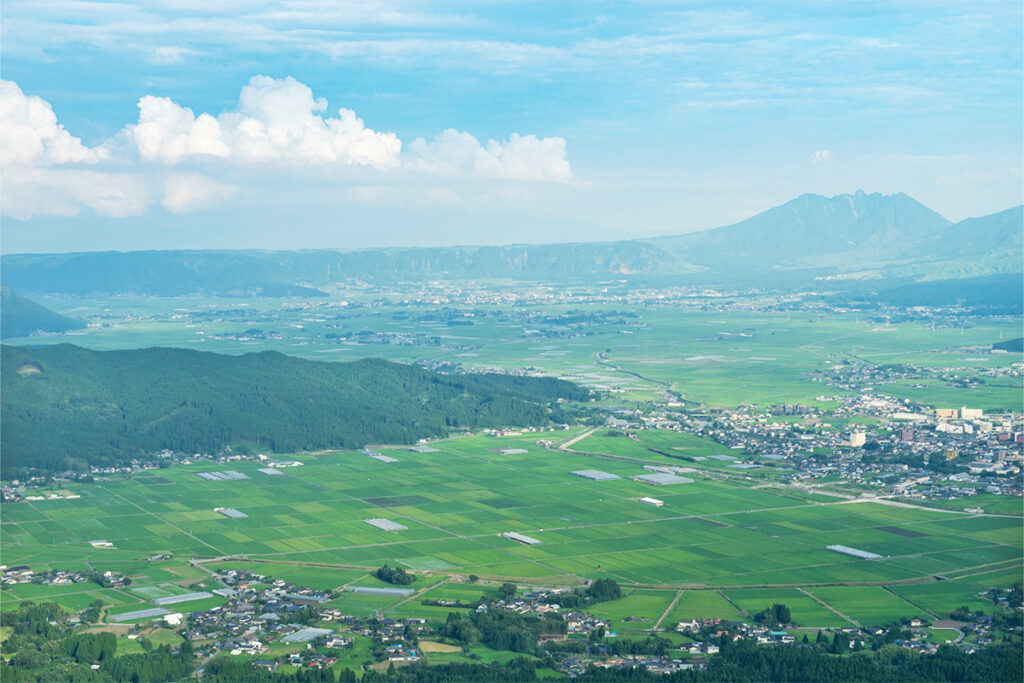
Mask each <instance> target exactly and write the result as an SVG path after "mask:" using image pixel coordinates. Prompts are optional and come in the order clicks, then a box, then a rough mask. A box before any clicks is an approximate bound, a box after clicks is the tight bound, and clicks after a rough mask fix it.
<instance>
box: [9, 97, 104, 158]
mask: <svg viewBox="0 0 1024 683" xmlns="http://www.w3.org/2000/svg"><path fill="white" fill-rule="evenodd" d="M0 150H2V159H3V165H4V166H5V167H6V166H17V165H36V164H63V163H69V162H84V163H92V162H96V161H98V160H100V159H102V158H103V156H104V152H103V150H99V149H90V148H88V147H86V146H85V145H83V144H82V141H81V140H80V139H78V138H76V137H75V136H73V135H71V133H69V132H67V131H66V130H64V126H62V125H60V124H59V123H57V115H56V114H55V113H54V112H53V108H52V107H51V106H50V103H49V102H47V101H46V100H44V99H43V98H41V97H36V96H29V95H26V94H25V93H23V92H22V91H21V88H19V87H18V84H17V83H15V82H14V81H5V80H0Z"/></svg>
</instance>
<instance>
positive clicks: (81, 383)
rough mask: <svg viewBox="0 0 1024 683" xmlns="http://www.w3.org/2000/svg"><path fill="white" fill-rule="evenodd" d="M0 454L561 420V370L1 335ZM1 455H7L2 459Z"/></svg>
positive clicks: (128, 451) (406, 439)
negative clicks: (471, 371)
mask: <svg viewBox="0 0 1024 683" xmlns="http://www.w3.org/2000/svg"><path fill="white" fill-rule="evenodd" d="M0 379H2V382H3V387H4V390H3V393H2V396H0V401H2V406H0V409H2V423H0V427H2V433H0V458H2V460H0V465H2V466H3V467H4V469H5V471H6V472H8V473H11V474H12V475H13V474H14V473H15V472H16V468H23V467H29V466H34V467H37V468H40V469H44V470H49V471H63V470H68V469H71V470H78V471H85V470H86V468H87V467H88V465H114V464H118V463H120V462H123V461H125V460H126V459H129V458H132V457H138V456H141V455H143V454H147V453H154V452H158V451H160V450H162V449H171V450H175V451H181V452H188V453H192V452H217V451H219V450H221V449H223V448H225V447H227V446H232V447H234V448H235V449H236V450H237V449H238V448H242V449H245V448H253V449H256V448H258V449H261V450H267V451H274V452H278V453H285V452H294V451H297V450H307V449H308V450H312V449H320V448H332V447H340V448H358V447H362V446H364V445H365V444H367V443H371V442H373V443H381V442H383V443H413V442H415V441H416V440H417V439H420V438H424V437H434V436H442V435H444V434H446V433H448V432H450V431H451V430H453V429H458V428H468V427H473V428H477V427H507V426H513V425H518V426H525V425H543V424H547V423H550V422H552V421H556V422H561V421H564V420H563V419H562V418H564V415H563V414H562V413H561V410H560V408H559V405H558V400H559V399H564V400H585V399H587V398H588V397H589V391H588V390H586V389H581V388H580V387H578V386H576V385H574V384H572V383H570V382H564V381H561V380H557V379H553V378H540V377H511V376H507V375H499V374H478V375H440V374H436V373H432V372H429V371H426V370H422V369H420V368H415V367H411V366H407V365H400V364H396V363H390V362H387V361H383V360H374V359H367V360H360V361H355V362H351V363H323V362H315V361H307V360H301V359H298V358H292V357H289V356H285V355H282V354H280V353H276V352H263V353H254V354H246V355H243V356H225V355H218V354H213V353H201V352H197V351H191V350H184V349H167V348H151V349H141V350H132V351H91V350H87V349H83V348H79V347H76V346H72V345H70V344H61V345H57V346H51V347H46V348H38V349H33V348H23V347H7V346H5V347H2V378H0ZM12 468H15V469H13V470H12Z"/></svg>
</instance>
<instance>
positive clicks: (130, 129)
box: [0, 76, 574, 218]
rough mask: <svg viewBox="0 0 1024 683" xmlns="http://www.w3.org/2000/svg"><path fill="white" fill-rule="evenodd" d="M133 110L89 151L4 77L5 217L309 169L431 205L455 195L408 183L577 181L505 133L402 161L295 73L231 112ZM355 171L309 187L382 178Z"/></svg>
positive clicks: (177, 207)
mask: <svg viewBox="0 0 1024 683" xmlns="http://www.w3.org/2000/svg"><path fill="white" fill-rule="evenodd" d="M138 109H139V117H138V120H137V122H135V123H132V124H129V125H127V126H125V128H124V129H123V130H122V131H121V133H120V134H118V135H117V136H115V137H113V138H110V139H109V140H106V141H104V142H103V143H102V144H100V145H99V146H97V147H89V146H87V145H85V144H83V143H82V141H81V140H80V139H79V138H77V137H75V136H73V135H72V134H71V133H69V132H68V131H67V130H65V129H64V127H63V126H62V125H61V124H60V123H59V122H58V120H57V115H56V114H55V113H54V111H53V108H52V107H51V106H50V104H49V103H48V102H46V101H45V100H43V99H42V98H40V97H36V96H29V95H26V94H25V93H23V92H22V90H21V89H20V88H19V87H18V85H17V84H16V83H14V82H11V81H0V149H2V165H3V170H4V176H5V177H4V183H3V187H2V197H0V210H2V212H3V213H4V214H6V215H8V216H17V217H21V218H29V217H31V216H34V215H65V216H71V215H76V214H78V213H80V212H81V211H82V210H84V209H89V210H91V211H93V212H94V213H96V214H98V215H102V216H110V217H121V216H133V215H140V214H145V213H146V212H148V211H149V210H150V209H152V208H154V207H159V206H162V207H163V209H164V210H166V211H168V212H171V213H176V214H180V213H187V212H191V211H200V210H203V209H208V208H211V207H214V206H216V205H218V204H221V203H224V202H226V201H229V200H231V199H232V198H233V197H236V196H237V195H239V194H242V193H243V192H244V191H245V190H246V189H247V188H248V189H252V188H260V187H262V188H267V187H279V186H281V184H282V182H285V181H287V180H288V178H289V177H293V178H302V179H304V180H303V182H304V183H306V182H308V181H309V180H310V179H311V178H314V176H313V175H311V174H308V173H307V174H303V170H304V169H310V168H315V169H325V168H331V167H335V168H337V167H346V168H348V167H353V168H356V169H360V168H361V169H365V170H366V171H368V170H371V169H372V170H373V171H376V172H379V173H381V174H384V173H387V174H388V178H389V180H388V183H391V184H392V186H400V185H403V184H408V185H409V187H410V188H412V189H413V191H418V192H421V193H422V195H423V197H422V198H423V199H424V201H428V202H431V201H433V202H435V203H436V202H440V201H441V200H442V199H444V198H448V199H449V200H450V199H451V197H452V196H453V193H454V192H455V189H453V187H452V186H451V183H449V187H441V188H437V187H434V188H432V189H430V191H429V192H428V191H426V190H425V189H424V186H423V184H422V179H418V178H414V177H412V176H416V175H419V174H429V175H433V176H435V177H436V176H442V177H457V178H463V179H484V180H489V181H491V182H492V183H493V182H496V181H536V182H555V183H567V182H572V181H573V180H574V179H573V175H572V171H571V170H570V167H569V162H568V160H567V159H566V149H565V140H564V139H563V138H560V137H548V138H538V137H537V136H535V135H519V134H517V133H512V134H511V135H510V136H509V137H508V139H507V140H504V141H498V140H489V141H488V142H487V143H486V144H481V143H480V141H479V140H477V139H476V138H475V137H473V136H472V135H470V134H469V133H465V132H459V131H457V130H454V129H448V130H445V131H443V132H442V133H440V134H438V135H437V136H435V137H434V138H433V139H432V140H430V141H429V142H428V141H427V140H426V139H424V138H417V139H416V140H414V141H413V142H412V143H411V144H410V145H409V148H408V150H406V151H405V153H404V154H403V149H402V141H401V140H400V139H399V138H398V137H397V136H396V135H395V134H394V133H389V132H380V131H376V130H373V129H372V128H369V127H367V126H366V125H365V124H364V122H363V121H362V120H361V119H360V118H359V117H357V116H356V114H355V112H353V111H352V110H350V109H345V108H341V109H338V110H337V115H336V116H332V115H330V114H329V113H328V110H327V101H326V100H325V99H323V98H317V97H315V96H314V94H313V91H312V90H311V89H310V88H309V87H308V86H306V85H304V84H302V83H300V82H299V81H297V80H295V79H294V78H291V77H288V78H284V79H274V78H269V77H266V76H254V77H253V78H252V79H250V81H249V83H248V84H246V85H245V86H244V87H243V88H242V89H241V92H240V94H239V98H238V104H237V106H236V107H234V108H233V109H232V110H231V111H228V112H224V113H220V114H211V113H203V112H200V113H198V114H197V113H196V112H194V111H193V110H192V109H189V108H188V107H184V106H182V105H180V104H178V103H177V102H174V101H173V100H171V99H170V98H167V97H160V96H156V95H145V96H143V97H142V98H140V99H139V101H138ZM213 168H215V169H216V175H217V177H218V179H217V180H214V179H213V178H212V177H211V176H212V175H214V173H213V172H212V171H211V169H213ZM364 172H365V171H364ZM352 173H356V174H357V175H352ZM358 173H359V172H358V171H353V172H349V173H348V174H346V175H338V174H336V173H332V174H329V173H321V174H318V175H317V176H315V177H318V178H321V180H319V181H313V182H320V183H321V185H320V187H319V188H315V187H314V188H310V191H311V192H312V193H313V195H314V196H319V197H330V198H331V200H333V201H336V202H338V201H340V202H342V203H344V202H345V201H346V199H349V198H351V197H350V196H349V195H348V194H346V192H345V188H343V187H338V186H337V183H338V179H339V178H346V179H347V180H346V182H348V181H351V182H355V183H357V184H358V183H360V181H361V180H362V181H365V180H369V179H371V178H380V179H383V177H384V176H383V175H376V174H371V175H370V176H359V175H358ZM374 182H378V181H374ZM357 186H359V185H357ZM361 186H363V187H368V185H365V184H364V185H361ZM271 191H273V190H271ZM250 196H251V195H250Z"/></svg>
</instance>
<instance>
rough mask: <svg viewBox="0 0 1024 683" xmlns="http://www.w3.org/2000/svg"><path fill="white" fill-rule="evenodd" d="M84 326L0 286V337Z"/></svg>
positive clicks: (62, 330) (23, 335) (64, 330)
mask: <svg viewBox="0 0 1024 683" xmlns="http://www.w3.org/2000/svg"><path fill="white" fill-rule="evenodd" d="M83 327H85V323H84V322H82V321H81V320H75V319H74V318H69V317H67V316H64V315H61V314H60V313H57V312H56V311H51V310H50V309H49V308H46V307H45V306H41V305H39V304H37V303H36V302H35V301H32V300H31V299H26V298H25V297H23V296H22V295H21V294H19V293H18V292H16V291H14V290H13V289H11V288H10V287H6V286H0V338H2V339H8V338H10V337H25V336H28V335H30V334H34V333H36V332H67V331H68V330H79V329H82V328H83Z"/></svg>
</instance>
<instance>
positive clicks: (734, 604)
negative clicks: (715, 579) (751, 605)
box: [715, 588, 750, 617]
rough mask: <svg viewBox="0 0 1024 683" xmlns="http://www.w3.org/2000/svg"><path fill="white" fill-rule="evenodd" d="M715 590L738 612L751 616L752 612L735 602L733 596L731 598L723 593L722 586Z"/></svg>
mask: <svg viewBox="0 0 1024 683" xmlns="http://www.w3.org/2000/svg"><path fill="white" fill-rule="evenodd" d="M715 592H716V593H718V594H719V595H721V596H722V599H723V600H725V601H726V602H727V603H729V604H730V605H732V608H733V609H734V610H736V611H737V612H739V613H740V614H742V615H743V616H745V617H749V616H750V612H748V611H747V610H745V609H743V608H742V607H740V606H739V605H737V604H736V603H735V602H733V601H732V598H730V597H729V596H728V595H726V594H725V593H723V592H722V589H721V588H719V589H717V590H716V591H715Z"/></svg>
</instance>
